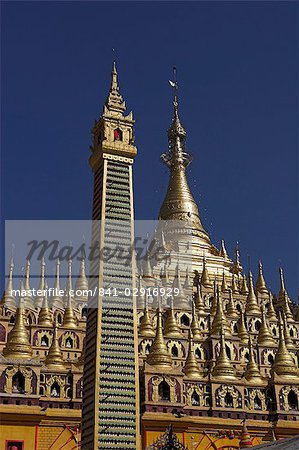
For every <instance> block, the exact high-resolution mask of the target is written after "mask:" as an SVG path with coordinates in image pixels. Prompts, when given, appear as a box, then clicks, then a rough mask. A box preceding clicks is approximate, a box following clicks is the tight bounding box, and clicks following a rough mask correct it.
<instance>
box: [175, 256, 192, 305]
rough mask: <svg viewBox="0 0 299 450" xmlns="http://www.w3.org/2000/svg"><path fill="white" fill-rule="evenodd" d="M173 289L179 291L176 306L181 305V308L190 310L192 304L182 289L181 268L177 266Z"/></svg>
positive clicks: (176, 296)
mask: <svg viewBox="0 0 299 450" xmlns="http://www.w3.org/2000/svg"><path fill="white" fill-rule="evenodd" d="M172 289H173V290H174V289H178V291H177V292H178V295H175V297H174V298H175V301H176V305H179V306H180V308H182V307H183V306H185V307H187V308H189V307H190V302H189V301H188V298H187V295H186V294H185V291H184V289H183V287H182V283H181V271H180V267H179V265H178V264H177V265H176V268H175V276H174V279H173V282H172Z"/></svg>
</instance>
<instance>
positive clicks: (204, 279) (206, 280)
mask: <svg viewBox="0 0 299 450" xmlns="http://www.w3.org/2000/svg"><path fill="white" fill-rule="evenodd" d="M200 284H201V285H202V286H204V287H205V288H211V287H212V283H211V280H210V277H209V272H208V269H207V263H206V258H204V259H203V269H202V274H201V279H200Z"/></svg>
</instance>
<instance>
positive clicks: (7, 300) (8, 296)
mask: <svg viewBox="0 0 299 450" xmlns="http://www.w3.org/2000/svg"><path fill="white" fill-rule="evenodd" d="M13 270H14V261H13V256H12V257H11V260H10V264H9V273H8V278H7V284H6V288H5V291H4V294H3V297H2V299H1V304H3V305H5V306H6V307H8V308H11V309H15V308H16V297H15V295H14V293H13V291H14V288H13Z"/></svg>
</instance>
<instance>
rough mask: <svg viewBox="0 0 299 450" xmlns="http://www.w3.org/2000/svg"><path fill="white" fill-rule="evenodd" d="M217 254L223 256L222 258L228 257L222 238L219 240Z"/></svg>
mask: <svg viewBox="0 0 299 450" xmlns="http://www.w3.org/2000/svg"><path fill="white" fill-rule="evenodd" d="M219 256H222V258H224V259H227V258H228V255H227V251H226V248H225V243H224V239H222V240H221V247H220V251H219Z"/></svg>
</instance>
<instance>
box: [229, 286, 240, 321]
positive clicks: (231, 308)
mask: <svg viewBox="0 0 299 450" xmlns="http://www.w3.org/2000/svg"><path fill="white" fill-rule="evenodd" d="M227 315H228V316H229V317H239V314H238V311H237V310H236V307H235V302H234V298H233V293H232V290H231V289H230V290H229V302H228V305H227Z"/></svg>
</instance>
